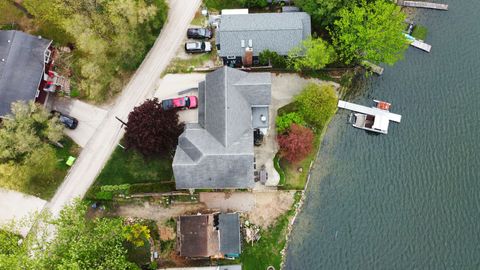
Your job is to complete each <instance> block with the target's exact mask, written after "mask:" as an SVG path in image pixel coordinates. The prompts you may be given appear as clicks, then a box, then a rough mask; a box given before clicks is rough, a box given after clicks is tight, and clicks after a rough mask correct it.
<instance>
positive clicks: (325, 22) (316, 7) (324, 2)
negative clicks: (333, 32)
mask: <svg viewBox="0 0 480 270" xmlns="http://www.w3.org/2000/svg"><path fill="white" fill-rule="evenodd" d="M355 1H356V0H295V5H296V6H298V7H300V8H301V9H302V10H303V11H305V12H307V13H308V14H310V15H311V16H312V20H313V22H314V24H317V25H320V26H323V27H326V26H329V25H331V24H332V23H333V22H334V21H335V20H336V19H337V18H338V11H339V10H340V9H341V8H342V7H345V6H348V5H350V4H351V3H353V2H355Z"/></svg>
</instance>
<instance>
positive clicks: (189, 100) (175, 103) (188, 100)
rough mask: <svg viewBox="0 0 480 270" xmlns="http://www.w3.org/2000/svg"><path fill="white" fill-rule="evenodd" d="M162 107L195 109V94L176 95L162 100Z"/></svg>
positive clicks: (196, 102)
mask: <svg viewBox="0 0 480 270" xmlns="http://www.w3.org/2000/svg"><path fill="white" fill-rule="evenodd" d="M161 106H162V109H163V110H164V111H167V110H172V109H195V108H197V106H198V99H197V97H196V96H187V97H178V98H171V99H165V100H162V104H161Z"/></svg>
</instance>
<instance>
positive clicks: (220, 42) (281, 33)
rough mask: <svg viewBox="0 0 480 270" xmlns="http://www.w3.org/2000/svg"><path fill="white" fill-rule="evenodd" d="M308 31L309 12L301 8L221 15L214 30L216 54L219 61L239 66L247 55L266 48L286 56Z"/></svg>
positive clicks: (308, 34)
mask: <svg viewBox="0 0 480 270" xmlns="http://www.w3.org/2000/svg"><path fill="white" fill-rule="evenodd" d="M310 35H311V22H310V15H308V14H307V13H305V12H287V13H253V14H235V15H222V16H221V18H220V23H219V25H218V29H217V33H216V40H215V42H216V46H217V52H218V56H219V57H221V58H222V59H223V63H224V64H225V65H228V66H232V67H239V66H242V65H243V64H245V63H246V59H248V58H249V55H250V56H251V57H252V61H253V64H255V63H258V55H259V54H260V53H261V52H262V51H264V50H270V51H274V52H276V53H278V54H279V55H283V56H286V55H288V52H289V51H290V50H291V49H293V48H294V47H296V46H298V45H300V44H301V42H302V41H303V40H305V39H307V38H308V37H309V36H310Z"/></svg>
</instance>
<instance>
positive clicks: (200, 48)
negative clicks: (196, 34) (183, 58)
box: [185, 41, 212, 53]
mask: <svg viewBox="0 0 480 270" xmlns="http://www.w3.org/2000/svg"><path fill="white" fill-rule="evenodd" d="M185 51H186V52H188V53H204V52H210V51H212V44H211V43H210V42H208V41H197V42H187V43H185Z"/></svg>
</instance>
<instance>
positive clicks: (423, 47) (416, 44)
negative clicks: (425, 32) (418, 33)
mask: <svg viewBox="0 0 480 270" xmlns="http://www.w3.org/2000/svg"><path fill="white" fill-rule="evenodd" d="M410 45H411V46H413V47H415V48H418V49H420V50H423V51H426V52H430V50H431V49H432V46H431V45H429V44H427V43H425V42H422V41H419V40H414V41H413V42H412V43H410Z"/></svg>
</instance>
